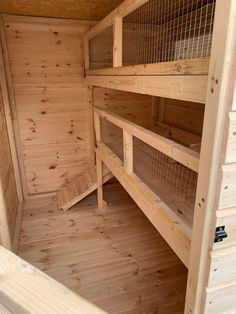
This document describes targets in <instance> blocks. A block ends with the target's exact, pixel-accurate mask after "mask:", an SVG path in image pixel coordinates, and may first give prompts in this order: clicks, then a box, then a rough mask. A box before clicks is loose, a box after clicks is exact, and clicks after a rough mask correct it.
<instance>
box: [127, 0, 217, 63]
mask: <svg viewBox="0 0 236 314" xmlns="http://www.w3.org/2000/svg"><path fill="white" fill-rule="evenodd" d="M215 1H216V0H175V1H173V0H150V1H148V2H147V3H146V4H144V5H143V6H141V7H140V8H138V9H136V10H135V11H133V12H132V13H130V14H129V15H127V16H126V17H125V18H124V19H123V65H135V64H147V63H157V62H167V61H174V60H181V59H194V58H205V57H208V56H209V55H210V50H211V42H212V31H213V22H214V12H215Z"/></svg>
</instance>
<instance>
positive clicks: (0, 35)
mask: <svg viewBox="0 0 236 314" xmlns="http://www.w3.org/2000/svg"><path fill="white" fill-rule="evenodd" d="M0 39H1V45H2V52H3V61H4V67H5V73H6V81H7V88H8V95H9V104H10V111H11V119H12V125H13V130H14V137H15V144H16V148H17V158H18V164H19V172H20V182H21V187H22V191H23V197H24V199H28V190H27V186H26V178H25V171H24V162H23V158H22V149H21V141H20V134H19V125H18V120H17V112H16V104H15V94H14V89H13V83H12V75H11V69H10V61H9V56H8V47H7V40H6V33H5V23H4V20H3V17H1V18H0ZM12 147H13V145H12ZM13 156H14V153H13ZM14 163H15V166H14V167H15V168H16V161H15V162H14ZM17 171H18V170H16V174H17ZM16 183H17V185H18V190H17V191H19V192H18V193H19V198H20V199H21V196H20V189H19V185H20V183H19V179H18V178H17V182H16Z"/></svg>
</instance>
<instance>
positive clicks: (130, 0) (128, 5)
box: [84, 0, 149, 40]
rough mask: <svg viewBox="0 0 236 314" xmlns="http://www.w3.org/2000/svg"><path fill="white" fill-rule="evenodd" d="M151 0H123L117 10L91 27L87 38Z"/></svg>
mask: <svg viewBox="0 0 236 314" xmlns="http://www.w3.org/2000/svg"><path fill="white" fill-rule="evenodd" d="M148 1H149V0H135V1H134V0H126V1H124V2H122V3H121V4H120V5H119V6H118V7H117V8H116V9H115V10H113V11H112V12H111V13H110V14H109V15H107V16H106V17H105V18H104V19H103V20H102V21H100V22H99V23H97V24H96V25H95V26H94V27H93V28H91V29H90V30H89V31H88V33H87V34H86V35H85V37H84V38H85V39H87V40H89V39H91V38H93V37H95V36H97V35H98V34H99V33H101V32H102V31H104V30H105V29H107V28H108V27H110V26H111V25H113V23H114V20H115V18H116V17H121V18H123V17H125V16H127V15H128V14H129V13H131V12H132V11H134V10H136V9H137V8H139V7H141V6H142V5H143V4H145V3H146V2H148Z"/></svg>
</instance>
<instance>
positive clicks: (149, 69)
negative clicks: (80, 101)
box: [86, 58, 209, 76]
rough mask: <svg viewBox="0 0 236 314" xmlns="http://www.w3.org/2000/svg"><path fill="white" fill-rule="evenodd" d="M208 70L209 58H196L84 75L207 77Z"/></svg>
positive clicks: (109, 69)
mask: <svg viewBox="0 0 236 314" xmlns="http://www.w3.org/2000/svg"><path fill="white" fill-rule="evenodd" d="M208 70H209V58H197V59H186V60H178V61H170V62H159V63H150V64H139V65H131V66H121V67H112V68H111V67H105V68H98V69H91V70H87V71H86V75H87V76H99V75H106V76H113V75H124V76H128V75H131V76H133V75H135V76H136V75H137V76H142V75H208Z"/></svg>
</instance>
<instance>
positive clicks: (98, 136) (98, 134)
mask: <svg viewBox="0 0 236 314" xmlns="http://www.w3.org/2000/svg"><path fill="white" fill-rule="evenodd" d="M94 128H95V135H96V141H97V142H99V141H101V126H100V116H99V114H98V113H97V112H96V111H94Z"/></svg>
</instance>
